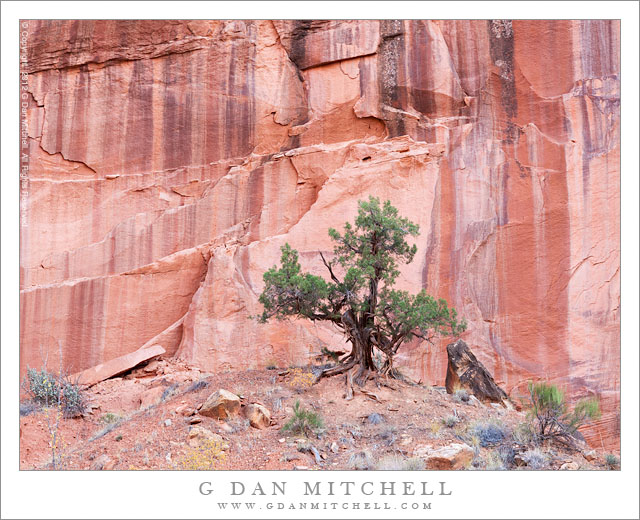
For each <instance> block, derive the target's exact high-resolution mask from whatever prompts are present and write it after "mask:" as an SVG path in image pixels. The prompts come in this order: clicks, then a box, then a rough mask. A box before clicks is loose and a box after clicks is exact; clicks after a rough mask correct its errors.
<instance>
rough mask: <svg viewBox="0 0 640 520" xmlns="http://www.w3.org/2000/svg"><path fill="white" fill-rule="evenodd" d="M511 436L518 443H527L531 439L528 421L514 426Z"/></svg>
mask: <svg viewBox="0 0 640 520" xmlns="http://www.w3.org/2000/svg"><path fill="white" fill-rule="evenodd" d="M511 437H512V438H513V440H514V441H515V442H517V443H518V444H523V445H525V446H526V445H527V444H529V443H531V442H532V441H533V429H532V426H531V424H530V423H528V422H522V423H520V424H518V426H516V427H515V429H514V430H513V432H512V433H511Z"/></svg>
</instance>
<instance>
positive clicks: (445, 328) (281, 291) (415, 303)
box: [259, 197, 466, 384]
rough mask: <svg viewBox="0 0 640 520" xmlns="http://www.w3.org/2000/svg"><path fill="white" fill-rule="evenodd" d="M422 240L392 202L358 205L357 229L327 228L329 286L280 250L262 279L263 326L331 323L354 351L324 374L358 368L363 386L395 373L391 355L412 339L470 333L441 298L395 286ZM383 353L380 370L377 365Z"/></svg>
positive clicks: (294, 254) (291, 253)
mask: <svg viewBox="0 0 640 520" xmlns="http://www.w3.org/2000/svg"><path fill="white" fill-rule="evenodd" d="M418 234H419V233H418V226H417V225H416V224H414V223H412V222H411V221H409V220H408V219H406V218H403V217H400V216H399V215H398V210H397V209H396V208H394V207H393V206H392V205H391V203H390V202H389V201H386V202H385V203H384V204H382V205H381V204H380V201H379V200H378V199H377V198H374V197H369V200H368V201H360V202H359V207H358V216H357V218H356V220H355V223H354V224H351V223H346V224H345V225H344V231H343V233H340V232H338V231H336V230H335V229H329V236H330V237H331V238H332V239H333V241H334V243H335V247H334V250H333V257H332V259H331V260H330V261H328V260H327V259H326V258H325V256H324V255H323V254H322V253H320V257H321V259H322V262H323V263H324V265H325V267H326V268H327V271H328V274H329V278H330V281H327V280H325V279H324V278H322V277H320V276H315V275H312V274H310V273H304V272H302V270H301V267H300V263H299V261H298V252H297V251H296V250H294V249H292V248H291V246H290V245H289V244H285V245H284V246H283V247H282V248H281V251H282V257H281V259H280V261H281V265H280V267H272V268H271V269H269V270H268V271H267V272H266V273H265V274H264V282H265V288H264V291H263V292H262V294H261V295H260V303H262V305H263V307H264V311H263V313H262V315H261V316H259V319H260V321H262V322H263V323H264V322H266V321H267V320H268V319H269V318H272V317H273V318H276V319H286V318H288V317H299V318H306V319H309V320H312V321H328V322H331V323H333V324H334V325H335V326H336V327H337V328H338V329H340V330H341V331H342V332H343V333H344V334H345V336H346V337H347V340H348V341H349V342H350V343H351V345H352V349H351V352H350V353H349V354H348V355H347V356H346V357H344V358H342V359H341V360H340V361H339V362H338V364H337V365H336V366H334V367H331V368H328V369H326V370H325V371H324V372H323V373H322V376H330V375H335V374H339V373H342V372H345V371H347V370H349V369H351V368H352V367H354V366H359V367H360V370H359V372H358V374H357V376H356V381H357V382H358V383H360V384H362V383H363V382H364V381H366V378H367V377H368V374H369V372H382V373H385V374H389V375H391V376H393V375H395V370H394V369H393V357H394V356H395V354H396V353H397V352H398V349H399V348H400V347H401V346H402V344H404V343H406V342H408V341H410V340H412V339H413V338H420V339H422V340H425V341H428V342H431V341H432V339H433V338H434V337H435V336H436V335H440V334H451V335H458V334H460V333H461V332H462V331H464V330H465V329H466V323H465V321H464V320H462V321H458V317H457V313H456V311H455V309H450V308H449V307H448V306H447V302H446V301H445V300H443V299H439V300H436V299H435V298H433V297H432V296H429V295H428V294H427V293H426V292H425V291H424V289H423V290H422V291H420V292H419V293H418V294H410V293H409V292H407V291H399V290H396V289H394V288H393V287H394V284H395V282H396V280H397V278H398V276H399V274H400V271H399V269H398V267H399V264H400V263H405V264H408V263H410V262H411V261H412V260H413V258H414V256H415V254H416V251H417V247H416V246H415V244H414V245H409V243H408V242H407V238H409V237H410V236H411V237H415V236H418ZM374 349H375V352H374ZM380 353H382V355H383V356H384V361H383V363H382V364H380V363H376V362H375V360H374V357H375V356H376V355H380Z"/></svg>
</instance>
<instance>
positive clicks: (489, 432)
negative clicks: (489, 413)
mask: <svg viewBox="0 0 640 520" xmlns="http://www.w3.org/2000/svg"><path fill="white" fill-rule="evenodd" d="M469 434H470V435H471V436H472V437H476V438H477V439H478V442H479V444H480V446H482V447H483V448H486V447H487V446H494V445H496V444H499V443H500V442H502V440H503V439H504V438H505V437H506V436H507V429H506V427H505V426H504V425H503V424H502V423H501V422H499V421H479V422H476V423H475V424H473V425H472V426H471V428H469Z"/></svg>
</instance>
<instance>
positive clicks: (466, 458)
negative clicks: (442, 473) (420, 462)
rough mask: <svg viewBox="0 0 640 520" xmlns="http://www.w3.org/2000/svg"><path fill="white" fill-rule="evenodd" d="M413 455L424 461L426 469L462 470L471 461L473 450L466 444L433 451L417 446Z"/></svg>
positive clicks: (431, 448) (452, 445)
mask: <svg viewBox="0 0 640 520" xmlns="http://www.w3.org/2000/svg"><path fill="white" fill-rule="evenodd" d="M414 455H415V456H416V457H421V458H423V459H424V461H425V465H426V468H427V469H437V470H454V469H463V468H465V467H467V466H468V465H469V464H471V461H472V460H473V455H474V454H473V449H471V447H469V446H467V445H466V444H457V443H454V444H449V445H448V446H444V447H442V448H437V449H434V448H433V447H431V446H419V447H417V448H416V449H415V451H414Z"/></svg>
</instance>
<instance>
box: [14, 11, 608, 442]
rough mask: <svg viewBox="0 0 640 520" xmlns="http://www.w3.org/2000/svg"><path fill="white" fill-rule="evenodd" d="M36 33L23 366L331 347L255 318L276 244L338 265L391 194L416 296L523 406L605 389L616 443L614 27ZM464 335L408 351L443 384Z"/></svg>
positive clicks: (242, 356) (100, 26) (333, 25)
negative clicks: (442, 307) (339, 252)
mask: <svg viewBox="0 0 640 520" xmlns="http://www.w3.org/2000/svg"><path fill="white" fill-rule="evenodd" d="M28 23H29V31H28V33H29V41H28V42H27V48H28V62H29V76H28V89H29V94H30V97H29V102H28V108H27V122H28V127H29V128H28V129H27V137H26V141H27V143H28V148H27V150H28V152H27V153H28V154H29V158H30V161H29V164H30V168H29V171H28V178H27V179H26V180H25V183H24V184H23V186H25V187H26V188H27V190H26V194H25V196H24V197H23V199H22V204H21V250H20V253H21V266H20V268H21V271H20V273H21V277H20V281H21V299H20V311H21V314H20V319H21V324H20V327H21V331H20V348H21V370H22V371H23V372H24V371H25V370H26V367H27V366H32V367H37V366H40V365H41V364H42V356H43V355H44V356H47V357H48V363H49V365H50V366H59V363H62V365H63V366H65V367H67V368H68V369H69V370H70V371H72V372H80V371H82V370H85V369H88V368H91V367H93V366H95V365H99V364H101V363H105V362H108V361H110V360H112V359H116V358H120V357H121V356H125V355H127V354H130V353H132V352H135V351H137V350H138V349H139V348H140V347H141V346H142V345H144V344H146V343H147V342H149V341H151V340H154V341H157V342H158V343H162V346H163V348H164V349H165V350H166V351H167V353H169V354H170V355H174V354H175V355H177V356H180V357H182V358H183V359H185V360H186V361H188V362H192V363H194V364H197V365H198V366H200V367H201V368H202V369H203V370H206V371H215V370H219V369H222V368H231V369H245V368H264V366H265V364H266V363H267V362H269V361H282V362H283V363H288V362H290V361H292V360H293V361H295V362H296V363H299V364H305V363H308V362H309V361H310V360H311V359H312V358H313V357H314V356H316V355H317V354H318V353H319V352H320V351H321V349H322V348H323V347H327V348H329V350H334V347H335V346H336V345H338V344H342V343H343V341H344V340H343V338H341V337H340V336H339V335H337V334H336V332H335V330H333V329H331V328H329V327H323V326H320V325H318V326H316V325H314V324H311V323H304V322H301V321H295V322H276V323H270V324H267V325H261V324H258V323H257V322H255V321H253V320H251V319H249V316H251V315H257V314H258V313H259V312H260V305H259V303H258V295H259V294H260V292H261V291H262V288H263V281H262V274H263V273H264V271H266V270H267V269H268V268H270V267H271V266H273V265H274V264H275V263H276V262H277V261H278V259H279V248H280V246H281V245H283V244H284V243H286V242H288V243H290V244H291V246H292V247H293V248H295V249H297V250H298V251H299V252H300V260H301V263H302V266H303V269H306V270H309V271H311V272H312V273H314V274H318V275H323V276H324V275H326V273H324V272H323V271H322V269H321V267H322V262H321V261H320V259H319V252H323V253H330V252H331V251H332V249H333V246H332V242H331V240H330V239H329V237H328V234H327V230H328V229H329V228H330V227H335V228H340V227H341V226H342V225H343V223H344V222H346V221H352V220H353V218H354V216H355V215H356V212H357V202H358V200H362V199H367V198H368V197H369V196H370V195H373V196H377V197H379V198H381V199H383V200H386V199H388V200H390V201H391V203H392V204H393V205H394V206H396V207H398V208H399V209H400V212H401V214H402V215H403V216H406V217H407V218H409V219H410V220H412V221H413V222H416V223H418V224H419V226H420V231H421V234H420V236H419V237H417V239H416V245H417V248H418V252H417V254H416V257H415V260H414V262H413V263H412V264H409V265H407V266H404V267H403V268H402V272H401V276H400V278H399V285H400V288H401V289H405V290H409V291H412V292H413V291H415V290H416V289H417V288H425V289H426V290H427V291H428V292H429V293H430V294H432V295H433V296H435V297H438V298H445V299H446V300H447V301H448V302H449V304H450V305H451V306H453V307H455V308H456V309H457V310H458V312H459V314H460V315H462V316H464V317H465V318H466V320H467V322H468V324H469V327H468V330H467V332H466V333H465V334H464V336H463V339H464V341H465V342H466V343H467V344H468V345H469V346H470V347H471V348H472V349H473V352H474V354H475V355H476V356H477V358H478V361H479V362H481V363H482V365H483V366H485V367H486V369H487V370H488V371H489V372H490V373H491V374H492V375H493V376H494V377H495V380H496V382H498V383H499V384H500V386H501V387H503V388H505V389H507V390H508V393H510V396H513V393H517V392H518V391H519V390H518V389H519V388H522V384H521V382H522V381H526V380H527V379H528V378H539V377H548V378H550V379H552V380H553V381H554V382H556V383H558V384H560V385H562V386H563V387H565V388H566V389H567V391H568V395H569V396H570V398H571V399H572V400H573V399H577V398H580V397H585V396H592V395H595V396H597V397H598V398H599V399H600V400H601V403H602V408H603V411H604V413H603V416H602V418H601V419H600V420H599V421H598V422H597V423H596V425H595V427H593V428H591V429H588V430H586V431H585V432H584V435H585V437H586V438H587V440H588V441H589V442H591V443H597V445H598V447H600V446H601V445H605V446H609V447H611V448H615V447H617V446H618V445H619V433H618V432H619V417H620V416H619V405H620V386H619V368H620V328H619V325H620V278H619V276H620V271H619V267H620V243H619V230H620V221H619V216H618V215H619V209H620V208H619V203H618V201H619V195H620V183H619V179H620V167H619V154H620V83H619V74H620V63H619V62H620V59H619V55H618V52H619V51H618V49H619V43H620V24H619V22H618V21H615V20H599V21H596V20H591V21H589V20H586V21H572V20H557V21H543V20H529V21H510V20H491V21H469V20H442V21H438V20H435V21H434V20H407V21H398V20H387V21H376V20H366V21H339V20H330V21H328V20H314V21H293V20H289V21H268V20H263V21H251V20H247V21H243V22H239V21H232V22H225V21H204V20H197V21H171V20H156V21H143V20H139V21H125V20H111V21H104V20H102V21H101V20H82V21H72V20H50V21H29V22H28ZM451 340H452V339H451V338H443V339H442V341H441V342H440V343H437V344H436V345H434V346H432V347H429V348H427V347H426V346H425V345H424V344H421V343H418V342H414V343H411V344H409V345H407V347H406V349H405V350H404V351H401V352H402V354H401V356H400V357H399V359H398V363H399V364H400V365H401V366H402V368H403V370H405V371H406V373H407V374H409V375H410V376H412V377H414V378H415V379H416V380H418V379H422V380H423V381H427V380H428V381H430V382H432V383H433V384H440V385H442V384H443V383H444V380H445V376H446V373H447V355H446V349H445V345H446V344H447V343H450V342H451ZM59 344H60V345H62V347H61V349H60V347H59ZM60 354H61V355H62V359H58V358H59V356H60Z"/></svg>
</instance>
